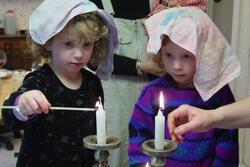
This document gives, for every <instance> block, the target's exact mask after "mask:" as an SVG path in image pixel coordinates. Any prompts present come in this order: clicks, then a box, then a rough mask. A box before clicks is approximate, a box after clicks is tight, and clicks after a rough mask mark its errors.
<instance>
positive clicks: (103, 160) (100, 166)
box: [83, 135, 121, 167]
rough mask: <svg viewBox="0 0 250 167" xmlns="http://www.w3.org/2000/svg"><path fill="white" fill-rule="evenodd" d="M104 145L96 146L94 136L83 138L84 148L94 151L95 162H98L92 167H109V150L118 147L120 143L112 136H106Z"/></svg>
mask: <svg viewBox="0 0 250 167" xmlns="http://www.w3.org/2000/svg"><path fill="white" fill-rule="evenodd" d="M106 141H107V142H106V143H105V144H98V143H97V137H96V135H91V136H87V137H85V138H83V143H84V146H85V147H86V148H88V149H92V150H95V160H96V161H97V162H98V163H97V164H95V165H93V167H109V166H108V159H109V150H113V149H116V148H118V147H120V145H121V141H120V139H119V138H117V137H114V136H108V137H107V140H106Z"/></svg>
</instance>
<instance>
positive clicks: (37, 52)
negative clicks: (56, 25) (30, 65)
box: [27, 12, 109, 68]
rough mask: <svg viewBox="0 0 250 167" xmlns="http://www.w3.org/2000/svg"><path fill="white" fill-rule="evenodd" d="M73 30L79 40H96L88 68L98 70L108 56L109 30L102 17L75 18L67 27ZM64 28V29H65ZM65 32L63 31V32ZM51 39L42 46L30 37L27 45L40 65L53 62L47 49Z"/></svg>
mask: <svg viewBox="0 0 250 167" xmlns="http://www.w3.org/2000/svg"><path fill="white" fill-rule="evenodd" d="M69 26H70V27H71V28H73V31H74V32H76V34H77V37H75V36H74V37H75V38H77V39H79V40H84V41H89V40H90V39H92V40H93V39H94V40H95V41H96V42H95V44H94V49H93V53H92V56H91V58H90V61H89V63H88V66H90V67H92V68H93V67H94V68H96V67H97V66H98V65H99V63H100V62H101V61H102V60H103V59H104V58H105V57H106V56H107V49H108V42H109V41H108V38H109V29H108V27H107V26H106V25H105V24H104V22H103V20H102V19H101V17H100V16H98V15H97V14H96V12H91V13H86V14H81V15H78V16H75V17H74V18H73V19H71V20H70V21H69V23H68V24H67V25H66V26H65V27H69ZM65 27H64V29H65ZM62 31H63V30H62ZM52 39H53V37H52V38H50V39H49V40H48V41H47V42H46V44H45V45H40V44H38V43H36V42H34V41H33V40H32V38H31V37H30V36H29V35H28V37H27V43H28V45H29V46H30V49H31V52H32V54H33V58H34V61H35V62H36V64H38V65H40V66H41V65H42V64H44V63H49V62H50V60H51V56H52V55H51V51H48V50H47V49H46V45H47V44H48V43H50V42H51V41H52Z"/></svg>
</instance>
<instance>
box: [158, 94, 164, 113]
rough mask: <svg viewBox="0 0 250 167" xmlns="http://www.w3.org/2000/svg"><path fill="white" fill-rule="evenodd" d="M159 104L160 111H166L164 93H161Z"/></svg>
mask: <svg viewBox="0 0 250 167" xmlns="http://www.w3.org/2000/svg"><path fill="white" fill-rule="evenodd" d="M159 103H160V109H161V110H163V109H164V97H163V93H162V91H161V93H160V98H159Z"/></svg>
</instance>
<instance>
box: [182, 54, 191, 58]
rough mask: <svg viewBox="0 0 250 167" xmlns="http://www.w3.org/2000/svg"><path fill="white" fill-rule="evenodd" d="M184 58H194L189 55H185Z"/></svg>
mask: <svg viewBox="0 0 250 167" xmlns="http://www.w3.org/2000/svg"><path fill="white" fill-rule="evenodd" d="M184 58H185V59H190V58H192V56H191V55H188V54H185V55H184Z"/></svg>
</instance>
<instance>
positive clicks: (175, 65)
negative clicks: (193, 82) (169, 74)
mask: <svg viewBox="0 0 250 167" xmlns="http://www.w3.org/2000/svg"><path fill="white" fill-rule="evenodd" d="M182 67H183V66H182V63H181V61H179V60H176V61H174V63H173V68H174V69H178V70H180V69H182Z"/></svg>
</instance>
